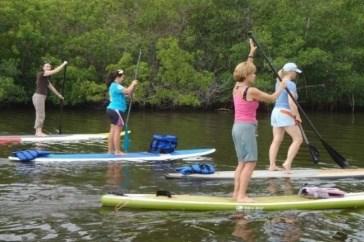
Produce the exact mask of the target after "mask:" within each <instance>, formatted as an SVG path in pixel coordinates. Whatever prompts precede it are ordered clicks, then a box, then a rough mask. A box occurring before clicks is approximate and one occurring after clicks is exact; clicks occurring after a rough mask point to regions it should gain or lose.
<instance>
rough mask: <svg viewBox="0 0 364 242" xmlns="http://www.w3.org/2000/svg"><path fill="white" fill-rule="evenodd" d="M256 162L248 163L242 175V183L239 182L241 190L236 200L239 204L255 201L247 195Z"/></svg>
mask: <svg viewBox="0 0 364 242" xmlns="http://www.w3.org/2000/svg"><path fill="white" fill-rule="evenodd" d="M255 165H256V162H247V163H245V164H244V166H243V170H242V172H241V173H240V181H239V183H240V184H239V190H238V196H237V198H236V201H237V202H242V203H243V202H253V199H251V198H249V197H248V195H247V194H246V191H247V190H248V185H249V182H250V178H251V176H252V174H253V171H254V168H255Z"/></svg>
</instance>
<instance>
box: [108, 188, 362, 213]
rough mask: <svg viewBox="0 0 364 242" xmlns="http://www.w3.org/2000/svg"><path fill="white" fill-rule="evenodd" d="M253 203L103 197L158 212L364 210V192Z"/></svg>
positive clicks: (194, 198) (183, 197)
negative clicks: (332, 196) (320, 197)
mask: <svg viewBox="0 0 364 242" xmlns="http://www.w3.org/2000/svg"><path fill="white" fill-rule="evenodd" d="M253 199H254V202H253V203H237V202H235V201H233V200H232V198H229V197H217V196H193V195H172V197H171V198H169V197H166V196H156V195H155V194H125V195H123V196H120V195H112V194H107V195H104V196H102V198H101V203H102V205H103V206H109V207H115V208H117V209H122V208H133V209H157V210H193V211H208V210H210V211H211V210H235V211H245V210H250V211H251V210H295V209H297V210H321V209H344V208H359V207H364V192H362V193H346V194H345V196H344V197H341V198H328V199H311V198H305V197H302V196H298V195H289V196H267V197H253Z"/></svg>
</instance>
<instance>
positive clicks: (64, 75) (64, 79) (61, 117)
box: [58, 65, 67, 134]
mask: <svg viewBox="0 0 364 242" xmlns="http://www.w3.org/2000/svg"><path fill="white" fill-rule="evenodd" d="M66 72H67V65H66V66H65V67H64V69H63V81H62V86H61V95H62V97H63V98H64V83H65V82H66ZM63 106H64V101H63V99H61V103H60V105H59V124H58V133H59V134H62V119H63Z"/></svg>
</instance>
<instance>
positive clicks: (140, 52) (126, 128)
mask: <svg viewBox="0 0 364 242" xmlns="http://www.w3.org/2000/svg"><path fill="white" fill-rule="evenodd" d="M141 57H142V50H141V49H139V55H138V61H137V65H136V67H135V71H134V80H136V79H137V77H138V70H139V63H140V58H141ZM132 103H133V93H131V95H130V101H129V106H128V113H127V115H126V121H125V124H124V130H125V137H124V150H125V151H126V152H127V151H128V149H129V134H128V123H129V117H130V111H131V106H132Z"/></svg>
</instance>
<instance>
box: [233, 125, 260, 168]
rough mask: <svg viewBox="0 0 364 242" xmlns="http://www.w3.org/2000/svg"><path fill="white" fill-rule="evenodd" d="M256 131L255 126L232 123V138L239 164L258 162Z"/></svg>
mask: <svg viewBox="0 0 364 242" xmlns="http://www.w3.org/2000/svg"><path fill="white" fill-rule="evenodd" d="M256 131H257V125H256V124H251V123H240V122H236V123H234V125H233V129H232V136H233V141H234V145H235V151H236V156H237V158H238V161H239V162H256V161H257V160H258V147H257V137H256Z"/></svg>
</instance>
